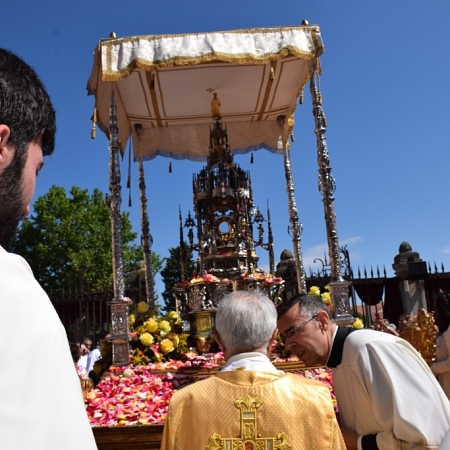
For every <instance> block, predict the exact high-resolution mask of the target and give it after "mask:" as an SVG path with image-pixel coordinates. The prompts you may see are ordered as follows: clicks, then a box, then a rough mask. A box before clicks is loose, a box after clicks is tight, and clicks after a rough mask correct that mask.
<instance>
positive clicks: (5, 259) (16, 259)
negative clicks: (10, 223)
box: [0, 245, 32, 274]
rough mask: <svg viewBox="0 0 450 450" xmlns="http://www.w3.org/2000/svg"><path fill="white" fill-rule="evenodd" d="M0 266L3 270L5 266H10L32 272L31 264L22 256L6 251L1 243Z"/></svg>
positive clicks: (10, 267) (12, 268)
mask: <svg viewBox="0 0 450 450" xmlns="http://www.w3.org/2000/svg"><path fill="white" fill-rule="evenodd" d="M0 266H1V267H2V271H3V268H9V269H11V270H26V271H27V272H28V273H30V274H32V271H31V268H30V266H29V264H28V263H27V262H26V261H25V259H24V258H22V256H20V255H17V254H15V253H10V252H8V251H6V250H5V249H4V248H3V247H2V246H1V245H0Z"/></svg>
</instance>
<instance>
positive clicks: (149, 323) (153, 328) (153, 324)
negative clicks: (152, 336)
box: [145, 317, 158, 333]
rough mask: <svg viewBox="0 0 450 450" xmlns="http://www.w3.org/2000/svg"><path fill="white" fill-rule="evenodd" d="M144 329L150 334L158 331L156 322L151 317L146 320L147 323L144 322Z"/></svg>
mask: <svg viewBox="0 0 450 450" xmlns="http://www.w3.org/2000/svg"><path fill="white" fill-rule="evenodd" d="M145 329H146V330H147V331H149V332H150V333H154V332H155V331H156V330H157V329H158V322H157V321H156V320H155V319H153V317H152V318H151V319H148V320H147V322H145Z"/></svg>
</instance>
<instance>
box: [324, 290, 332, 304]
mask: <svg viewBox="0 0 450 450" xmlns="http://www.w3.org/2000/svg"><path fill="white" fill-rule="evenodd" d="M322 301H323V302H324V303H325V305H330V304H331V294H330V293H329V292H324V293H323V294H322Z"/></svg>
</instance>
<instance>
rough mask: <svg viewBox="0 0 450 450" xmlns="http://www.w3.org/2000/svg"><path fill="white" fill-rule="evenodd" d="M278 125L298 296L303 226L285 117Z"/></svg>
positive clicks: (301, 291) (301, 288)
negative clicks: (298, 209) (285, 137)
mask: <svg viewBox="0 0 450 450" xmlns="http://www.w3.org/2000/svg"><path fill="white" fill-rule="evenodd" d="M278 123H279V124H280V126H281V135H280V139H279V140H278V150H282V151H283V157H284V172H285V175H286V192H287V193H288V204H289V219H290V222H291V226H290V229H291V236H292V245H293V247H294V258H295V269H296V274H297V289H298V293H299V294H306V276H305V268H304V267H303V257H302V247H301V237H300V236H301V234H302V231H303V225H302V224H301V223H300V222H299V220H298V211H297V203H296V201H295V195H294V191H295V188H294V179H293V177H292V169H291V151H290V149H289V148H287V146H286V145H285V144H284V142H285V139H284V136H283V134H284V133H283V130H284V127H285V123H286V116H278Z"/></svg>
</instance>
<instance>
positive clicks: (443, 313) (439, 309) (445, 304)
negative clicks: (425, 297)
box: [434, 292, 450, 334]
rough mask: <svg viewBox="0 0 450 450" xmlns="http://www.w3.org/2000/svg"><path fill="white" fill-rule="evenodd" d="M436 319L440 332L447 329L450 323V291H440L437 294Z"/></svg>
mask: <svg viewBox="0 0 450 450" xmlns="http://www.w3.org/2000/svg"><path fill="white" fill-rule="evenodd" d="M434 320H435V323H436V325H437V326H438V328H439V334H442V333H444V332H445V331H447V328H448V327H449V325H450V292H439V294H437V295H436V300H435V311H434Z"/></svg>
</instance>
